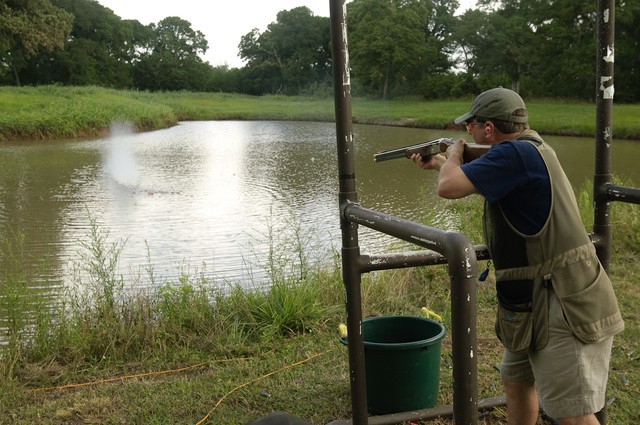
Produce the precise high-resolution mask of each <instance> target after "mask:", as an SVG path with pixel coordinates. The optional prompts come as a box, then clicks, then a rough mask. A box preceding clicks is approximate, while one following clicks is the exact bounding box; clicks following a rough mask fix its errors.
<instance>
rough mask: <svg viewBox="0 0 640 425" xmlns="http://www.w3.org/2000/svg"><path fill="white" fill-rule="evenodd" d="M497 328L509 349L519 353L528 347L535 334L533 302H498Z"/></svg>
mask: <svg viewBox="0 0 640 425" xmlns="http://www.w3.org/2000/svg"><path fill="white" fill-rule="evenodd" d="M495 330H496V335H497V336H498V339H499V340H500V342H502V345H503V346H504V348H506V349H507V350H509V351H511V352H514V353H517V352H519V351H524V350H526V349H528V348H529V345H530V344H531V338H532V336H533V314H532V312H531V303H526V304H518V305H512V304H507V303H505V302H503V301H500V302H498V314H497V318H496V325H495Z"/></svg>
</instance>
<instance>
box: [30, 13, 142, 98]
mask: <svg viewBox="0 0 640 425" xmlns="http://www.w3.org/2000/svg"><path fill="white" fill-rule="evenodd" d="M51 1H52V2H53V3H54V4H55V5H56V6H58V7H60V8H62V9H64V10H66V11H67V12H69V13H71V14H72V15H73V16H74V21H73V28H72V31H71V36H70V37H69V39H68V40H67V42H66V44H65V47H64V50H59V51H55V52H53V53H51V54H49V53H46V54H41V55H39V56H38V57H36V58H33V59H32V60H31V61H30V66H29V71H28V72H27V78H28V80H29V82H30V83H33V84H36V83H51V82H58V83H62V84H72V85H101V86H109V87H116V88H125V87H131V85H132V79H131V67H130V56H129V55H130V51H129V50H130V46H132V44H133V43H132V39H133V34H132V26H131V22H129V21H122V20H121V19H120V18H119V17H118V16H116V15H115V14H114V13H113V12H112V11H111V10H110V9H107V8H105V7H103V6H101V5H100V4H99V3H97V2H96V1H93V0H51ZM136 22H137V21H136Z"/></svg>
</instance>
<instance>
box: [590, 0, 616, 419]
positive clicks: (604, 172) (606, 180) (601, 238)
mask: <svg viewBox="0 0 640 425" xmlns="http://www.w3.org/2000/svg"><path fill="white" fill-rule="evenodd" d="M615 5H616V2H615V0H597V14H596V19H597V20H598V22H597V32H598V34H597V35H598V48H597V57H596V78H597V85H598V87H597V89H596V159H595V174H594V177H593V200H594V203H593V213H594V222H593V233H594V235H595V242H596V252H597V254H598V258H599V259H600V262H601V263H602V265H603V267H604V268H605V270H608V269H609V262H610V260H611V217H610V214H611V202H610V201H609V197H608V193H607V189H608V187H609V186H610V185H611V184H612V174H611V141H612V139H613V95H614V92H615V89H614V84H613V62H614V53H615V51H614V41H615V10H616V7H615ZM596 417H597V418H598V421H599V422H600V424H601V425H605V424H606V423H607V408H606V405H605V407H603V408H602V410H601V411H600V412H598V413H597V414H596Z"/></svg>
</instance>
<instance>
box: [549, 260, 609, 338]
mask: <svg viewBox="0 0 640 425" xmlns="http://www.w3.org/2000/svg"><path fill="white" fill-rule="evenodd" d="M592 273H593V272H592ZM576 276H580V277H582V278H583V279H584V277H585V274H583V275H579V274H577V275H573V276H571V275H569V276H566V272H565V271H564V270H563V271H560V272H559V273H554V275H553V281H554V282H553V288H554V290H555V291H556V294H557V295H558V299H559V300H560V304H561V305H562V310H563V312H564V316H565V319H566V320H567V323H568V324H569V326H570V328H571V329H572V330H573V332H574V334H575V336H576V337H577V338H578V339H579V340H581V341H582V342H585V343H590V342H597V341H600V340H601V339H603V338H605V337H607V336H610V335H612V334H614V333H616V332H615V329H616V327H619V326H621V319H620V312H619V310H618V304H617V302H616V299H615V294H614V292H613V287H612V286H611V281H610V280H609V278H608V276H607V274H606V273H605V271H604V268H603V267H602V266H599V267H597V268H596V277H595V279H594V278H591V279H590V280H586V279H585V280H586V283H587V284H586V285H583V287H580V286H579V284H578V282H580V279H579V278H576ZM585 280H583V282H584V281H585Z"/></svg>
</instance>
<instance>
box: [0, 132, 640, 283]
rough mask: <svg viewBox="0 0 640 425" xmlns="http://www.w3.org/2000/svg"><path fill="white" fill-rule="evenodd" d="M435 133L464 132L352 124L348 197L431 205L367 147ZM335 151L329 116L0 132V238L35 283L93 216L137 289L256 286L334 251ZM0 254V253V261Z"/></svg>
mask: <svg viewBox="0 0 640 425" xmlns="http://www.w3.org/2000/svg"><path fill="white" fill-rule="evenodd" d="M443 136H448V137H465V136H466V134H465V133H463V132H456V131H435V130H424V129H411V128H397V127H381V126H367V125H355V126H354V140H355V147H356V173H357V174H356V182H357V185H358V200H359V203H361V204H362V205H363V206H365V207H367V208H372V209H375V210H379V211H382V212H385V213H389V214H392V215H396V216H399V217H402V218H405V219H408V220H412V221H422V219H423V217H424V215H425V212H426V211H427V210H428V209H429V208H437V206H436V205H437V204H436V203H435V202H433V200H434V199H435V192H434V188H435V184H436V179H437V175H436V173H434V172H425V171H423V170H420V169H418V168H417V167H415V166H414V165H413V164H412V163H411V162H410V161H408V160H404V159H401V160H395V161H389V162H384V163H374V162H373V154H374V153H375V152H376V151H378V150H382V149H388V148H396V147H400V146H404V145H408V144H412V143H418V142H422V141H425V140H429V139H434V138H437V137H443ZM546 140H547V141H548V142H549V143H550V144H551V145H552V146H553V147H554V148H555V149H556V151H557V152H558V156H559V157H560V159H561V161H562V162H563V165H564V166H565V168H566V170H567V174H568V175H569V178H570V179H571V181H572V184H573V185H574V186H575V187H577V186H579V185H581V184H582V183H583V182H584V181H585V180H587V179H592V178H593V164H594V153H593V152H594V143H593V141H592V140H591V139H586V138H569V137H547V138H546ZM639 152H640V144H638V143H634V142H631V141H615V144H614V148H613V166H614V171H615V172H616V175H618V176H620V177H623V178H629V179H631V180H632V181H634V182H637V181H638V180H639V179H640V175H639V172H638V167H637V163H636V161H635V160H636V158H638V157H639V155H638V153H639ZM336 157H337V154H336V136H335V125H334V124H333V123H315V122H271V121H259V122H253V121H206V122H204V121H203V122H182V123H180V124H179V125H177V126H175V127H172V128H169V129H164V130H158V131H152V132H147V133H137V134H134V133H131V132H130V131H128V130H127V128H126V126H124V125H120V126H114V128H113V131H112V134H111V135H110V136H109V137H106V138H100V139H93V140H73V141H29V142H3V143H0V229H1V230H0V231H1V232H2V234H0V236H2V240H5V241H6V240H9V239H11V238H13V236H12V235H16V234H20V235H24V251H25V260H24V261H25V264H24V265H25V267H26V268H27V269H29V270H30V272H29V273H30V274H32V275H33V276H34V280H33V282H34V284H36V286H40V287H48V288H55V287H59V286H63V285H65V284H66V283H67V282H68V281H69V280H70V276H72V275H73V274H74V272H75V271H77V270H76V269H77V266H78V263H79V262H80V261H82V258H83V256H85V255H86V248H87V246H88V244H89V243H90V239H89V234H90V231H91V229H92V227H93V228H97V229H99V231H100V232H106V233H108V235H107V239H106V240H107V241H108V243H109V244H119V243H122V251H121V253H120V262H119V273H122V274H123V275H124V276H125V280H126V281H127V284H128V285H131V286H132V287H134V288H136V287H145V286H146V285H153V284H156V283H157V282H161V283H164V282H165V281H166V280H175V279H179V278H180V276H183V275H202V276H204V277H206V279H207V280H208V281H210V282H212V284H214V285H227V284H229V283H233V284H236V283H239V284H241V285H246V286H251V285H262V284H264V283H265V282H268V273H267V272H266V270H268V269H269V267H270V265H272V264H274V263H278V262H285V261H287V260H286V258H285V257H287V256H288V255H293V256H298V257H300V256H303V257H304V258H307V259H308V260H310V261H316V260H320V261H324V260H326V259H327V258H330V257H331V255H332V253H333V252H334V251H338V252H339V249H340V228H339V217H338V215H339V213H338V194H337V192H338V178H337V160H336ZM94 226H95V227H94ZM360 244H361V247H362V251H363V252H376V253H381V252H385V251H386V250H388V249H389V248H390V247H391V246H392V245H394V246H395V244H397V241H395V240H393V238H391V237H388V236H386V235H382V234H379V233H376V232H374V231H370V230H368V229H366V228H362V227H361V232H360ZM395 248H397V246H395ZM283 256H284V257H283ZM10 263H11V260H10V259H9V258H8V256H7V255H4V256H3V258H2V259H0V271H3V273H5V272H6V270H7V269H8V268H10V267H11V264H10ZM43 265H44V267H43V268H42V269H41V268H40V267H41V266H43ZM151 275H152V276H153V278H150V276H151Z"/></svg>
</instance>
